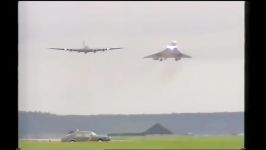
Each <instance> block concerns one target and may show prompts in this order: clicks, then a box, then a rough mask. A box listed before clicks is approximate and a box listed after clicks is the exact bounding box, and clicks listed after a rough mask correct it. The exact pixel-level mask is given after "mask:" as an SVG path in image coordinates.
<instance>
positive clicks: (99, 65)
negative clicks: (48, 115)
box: [18, 1, 244, 115]
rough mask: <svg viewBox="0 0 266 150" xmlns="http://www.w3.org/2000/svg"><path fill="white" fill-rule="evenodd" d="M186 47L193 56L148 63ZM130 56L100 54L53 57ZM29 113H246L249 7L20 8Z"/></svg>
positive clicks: (22, 80)
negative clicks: (168, 49) (172, 45)
mask: <svg viewBox="0 0 266 150" xmlns="http://www.w3.org/2000/svg"><path fill="white" fill-rule="evenodd" d="M172 40H176V41H177V44H178V46H179V47H180V50H181V52H184V53H185V54H188V55H190V56H192V58H191V59H182V60H181V61H178V62H175V61H174V60H173V59H168V60H166V61H163V62H159V61H155V60H152V59H143V57H144V56H146V55H150V54H153V53H156V52H159V51H161V50H163V49H164V48H165V46H166V45H167V44H168V43H169V42H171V41H172ZM82 41H86V43H87V45H88V46H89V47H91V48H104V47H124V49H123V50H114V51H106V52H98V53H95V54H94V53H88V54H84V53H75V52H67V51H56V50H49V49H47V48H49V47H59V48H60V47H61V48H81V46H82ZM18 71H19V97H18V98H19V110H25V111H44V112H52V113H56V114H82V115H89V114H140V113H141V114H142V113H143V114H153V113H156V114H157V113H183V112H224V111H244V2H237V1H235V2H174V1H171V2H170V1H169V2H159V1H156V2H133V1H132V2H104V1H102V2H19V66H18Z"/></svg>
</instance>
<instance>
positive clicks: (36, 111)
mask: <svg viewBox="0 0 266 150" xmlns="http://www.w3.org/2000/svg"><path fill="white" fill-rule="evenodd" d="M18 112H32V113H44V114H50V115H56V116H107V115H109V116H111V115H124V116H126V115H173V114H210V113H239V112H241V113H244V112H245V110H244V111H217V112H180V113H179V112H171V113H128V114H127V113H124V114H122V113H114V114H111V113H109V114H57V113H52V112H45V111H38V110H34V111H27V110H18Z"/></svg>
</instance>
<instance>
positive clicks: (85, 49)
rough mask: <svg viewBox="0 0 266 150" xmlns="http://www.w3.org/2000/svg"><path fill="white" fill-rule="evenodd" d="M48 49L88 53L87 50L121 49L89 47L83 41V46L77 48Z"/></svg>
mask: <svg viewBox="0 0 266 150" xmlns="http://www.w3.org/2000/svg"><path fill="white" fill-rule="evenodd" d="M48 49H55V50H65V51H75V52H78V53H80V52H83V53H85V54H86V53H89V52H94V53H95V52H97V51H106V50H115V49H123V48H121V47H119V48H89V47H88V46H87V45H86V44H85V42H83V48H79V49H73V48H48Z"/></svg>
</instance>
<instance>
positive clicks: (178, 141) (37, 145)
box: [19, 136, 244, 150]
mask: <svg viewBox="0 0 266 150" xmlns="http://www.w3.org/2000/svg"><path fill="white" fill-rule="evenodd" d="M19 146H20V148H21V150H88V149H91V150H103V149H193V148H195V149H197V148H198V149H215V148H216V149H217V148H218V149H240V148H243V147H244V137H243V136H139V137H120V138H119V137H113V138H112V141H109V142H74V143H62V142H48V141H46V142H45V141H28V140H20V141H19Z"/></svg>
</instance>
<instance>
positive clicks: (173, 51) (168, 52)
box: [144, 41, 191, 61]
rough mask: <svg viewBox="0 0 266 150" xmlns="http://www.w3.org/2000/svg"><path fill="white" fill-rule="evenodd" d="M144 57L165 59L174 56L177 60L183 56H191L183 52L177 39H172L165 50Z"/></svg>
mask: <svg viewBox="0 0 266 150" xmlns="http://www.w3.org/2000/svg"><path fill="white" fill-rule="evenodd" d="M144 58H153V59H154V60H160V61H163V60H165V59H167V58H174V59H175V61H178V60H180V59H181V58H191V56H189V55H186V54H183V53H181V52H180V51H179V50H178V48H177V45H176V41H172V42H171V43H170V44H169V45H168V46H167V47H166V49H165V50H163V51H161V52H159V53H155V54H152V55H149V56H146V57H144Z"/></svg>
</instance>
